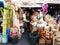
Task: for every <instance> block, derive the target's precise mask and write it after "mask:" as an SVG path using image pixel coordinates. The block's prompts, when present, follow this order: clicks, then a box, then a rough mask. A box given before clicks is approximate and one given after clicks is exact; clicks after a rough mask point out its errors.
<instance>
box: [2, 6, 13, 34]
mask: <svg viewBox="0 0 60 45" xmlns="http://www.w3.org/2000/svg"><path fill="white" fill-rule="evenodd" d="M11 20H12V8H11V6H5V7H4V13H3V35H6V29H7V28H10V27H11V25H12V21H11Z"/></svg>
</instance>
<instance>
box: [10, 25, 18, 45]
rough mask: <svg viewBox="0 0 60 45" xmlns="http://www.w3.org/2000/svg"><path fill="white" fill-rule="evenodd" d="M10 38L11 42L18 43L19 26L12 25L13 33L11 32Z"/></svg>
mask: <svg viewBox="0 0 60 45" xmlns="http://www.w3.org/2000/svg"><path fill="white" fill-rule="evenodd" d="M10 40H11V43H13V44H16V43H17V42H18V41H19V40H18V27H16V26H13V27H11V33H10Z"/></svg>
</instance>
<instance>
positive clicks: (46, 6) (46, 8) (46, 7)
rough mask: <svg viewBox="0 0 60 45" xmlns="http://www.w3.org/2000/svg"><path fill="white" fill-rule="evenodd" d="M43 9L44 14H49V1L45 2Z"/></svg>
mask: <svg viewBox="0 0 60 45" xmlns="http://www.w3.org/2000/svg"><path fill="white" fill-rule="evenodd" d="M42 10H43V13H44V14H47V12H48V4H47V3H46V4H43V6H42Z"/></svg>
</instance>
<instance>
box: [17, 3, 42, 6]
mask: <svg viewBox="0 0 60 45" xmlns="http://www.w3.org/2000/svg"><path fill="white" fill-rule="evenodd" d="M18 6H19V7H42V3H41V4H18Z"/></svg>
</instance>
